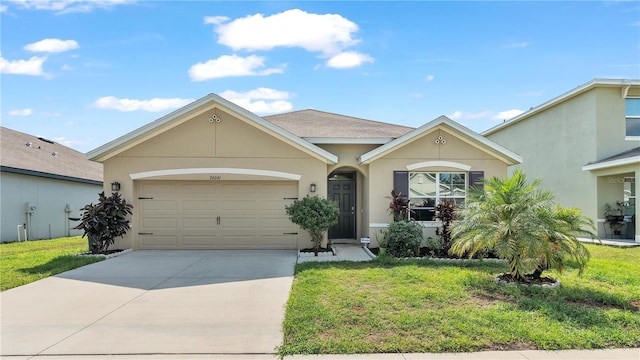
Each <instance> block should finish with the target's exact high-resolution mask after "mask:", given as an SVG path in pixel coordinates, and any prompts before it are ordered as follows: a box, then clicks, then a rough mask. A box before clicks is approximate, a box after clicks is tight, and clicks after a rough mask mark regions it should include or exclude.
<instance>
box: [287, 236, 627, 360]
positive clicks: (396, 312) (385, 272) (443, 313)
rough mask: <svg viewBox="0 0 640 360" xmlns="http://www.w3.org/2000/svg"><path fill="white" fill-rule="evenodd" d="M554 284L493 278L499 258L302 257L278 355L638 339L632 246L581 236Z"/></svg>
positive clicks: (610, 344) (592, 344) (616, 343)
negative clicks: (584, 248)
mask: <svg viewBox="0 0 640 360" xmlns="http://www.w3.org/2000/svg"><path fill="white" fill-rule="evenodd" d="M588 248H589V250H590V251H591V254H592V260H591V261H590V263H589V265H588V266H587V269H586V270H585V273H584V274H583V276H582V277H579V276H578V274H577V269H575V268H572V267H570V268H569V269H567V270H566V271H565V272H563V273H562V274H557V273H555V272H549V274H547V275H551V276H553V277H556V278H558V279H559V280H560V281H561V283H562V285H561V286H560V287H559V288H556V289H540V288H528V287H523V286H515V285H508V286H505V285H499V284H497V283H495V282H494V281H493V278H494V276H495V275H496V274H499V273H502V272H505V271H506V270H507V266H506V265H505V264H503V263H489V262H483V263H469V262H467V263H462V264H460V263H453V262H447V263H442V262H436V261H430V260H412V261H386V262H384V261H375V262H368V263H352V262H342V263H303V264H299V265H297V266H296V275H295V280H294V284H293V288H292V292H291V296H290V298H289V301H288V304H287V309H286V316H285V320H284V325H283V329H284V343H283V345H282V346H281V347H280V348H279V353H280V355H282V356H284V355H290V354H339V353H345V354H348V353H396V352H402V353H412V352H466V351H480V350H516V349H546V350H557V349H597V348H621V347H638V346H640V310H639V308H640V248H632V249H618V248H611V247H605V246H597V245H589V246H588ZM545 274H546V273H545Z"/></svg>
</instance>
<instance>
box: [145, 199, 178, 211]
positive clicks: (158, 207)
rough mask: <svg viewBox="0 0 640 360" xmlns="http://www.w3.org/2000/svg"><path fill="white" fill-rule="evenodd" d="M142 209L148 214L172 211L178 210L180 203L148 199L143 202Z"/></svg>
mask: <svg viewBox="0 0 640 360" xmlns="http://www.w3.org/2000/svg"><path fill="white" fill-rule="evenodd" d="M141 207H142V209H143V210H145V211H146V212H151V211H172V212H175V211H176V210H178V201H176V200H156V199H148V200H144V201H142V206H141Z"/></svg>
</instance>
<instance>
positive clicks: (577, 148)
mask: <svg viewBox="0 0 640 360" xmlns="http://www.w3.org/2000/svg"><path fill="white" fill-rule="evenodd" d="M483 135H484V136H486V137H487V138H489V139H491V140H493V141H495V142H497V143H499V144H501V145H503V146H506V147H508V148H509V149H511V150H513V151H515V152H517V153H518V154H520V155H521V156H522V157H523V162H522V164H521V165H516V166H514V168H522V169H523V170H524V171H525V173H526V174H527V175H528V176H530V177H531V178H534V177H541V178H542V179H543V183H542V184H543V186H544V187H545V188H548V189H550V190H552V191H553V192H554V193H555V195H556V199H557V201H558V202H559V203H560V204H562V205H564V206H573V207H577V208H579V209H581V210H582V211H583V213H584V214H585V215H586V216H588V217H589V218H591V219H593V220H594V221H595V222H596V223H597V225H598V234H599V236H600V237H601V238H613V237H615V238H630V239H634V238H635V241H636V242H640V228H639V227H638V220H637V216H636V214H638V212H639V211H640V207H639V206H640V205H639V204H638V202H637V201H636V196H637V194H638V192H639V191H640V185H638V181H637V180H638V178H639V177H640V80H611V79H595V80H593V81H590V82H588V83H586V84H584V85H581V86H579V87H577V88H575V89H573V90H570V91H568V92H566V93H564V94H562V95H560V96H558V97H556V98H554V99H552V100H549V101H548V102H546V103H544V104H542V105H540V106H537V107H534V108H532V109H531V110H529V111H527V112H525V113H523V114H521V115H519V116H516V117H515V118H513V119H511V120H509V121H506V122H504V123H502V124H500V125H498V126H496V127H494V128H492V129H489V130H487V131H486V132H484V133H483ZM617 202H619V203H621V204H623V212H624V215H625V218H624V224H622V225H623V227H622V229H621V233H620V234H619V235H616V234H615V233H614V232H613V231H612V230H613V229H612V224H611V223H610V222H607V221H606V220H605V216H604V205H605V204H607V203H608V204H611V205H613V206H614V207H615V205H616V203H617Z"/></svg>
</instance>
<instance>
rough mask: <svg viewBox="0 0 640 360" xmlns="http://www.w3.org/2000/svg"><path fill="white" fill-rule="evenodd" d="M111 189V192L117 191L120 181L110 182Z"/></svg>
mask: <svg viewBox="0 0 640 360" xmlns="http://www.w3.org/2000/svg"><path fill="white" fill-rule="evenodd" d="M111 191H113V192H117V191H120V183H119V182H117V181H114V182H112V183H111Z"/></svg>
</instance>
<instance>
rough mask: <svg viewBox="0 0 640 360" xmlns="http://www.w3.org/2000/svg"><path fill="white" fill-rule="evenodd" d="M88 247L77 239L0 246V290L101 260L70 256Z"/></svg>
mask: <svg viewBox="0 0 640 360" xmlns="http://www.w3.org/2000/svg"><path fill="white" fill-rule="evenodd" d="M88 248H89V246H88V244H87V239H86V238H81V237H80V236H74V237H67V238H59V239H51V240H37V241H23V242H19V243H18V242H14V243H3V244H0V291H4V290H8V289H11V288H14V287H16V286H20V285H25V284H28V283H30V282H34V281H36V280H40V279H43V278H46V277H49V276H51V275H55V274H59V273H61V272H64V271H68V270H71V269H75V268H77V267H80V266H84V265H87V264H91V263H94V262H97V261H100V260H102V258H99V257H93V256H73V255H74V254H78V253H82V252H86V251H87V250H88Z"/></svg>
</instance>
